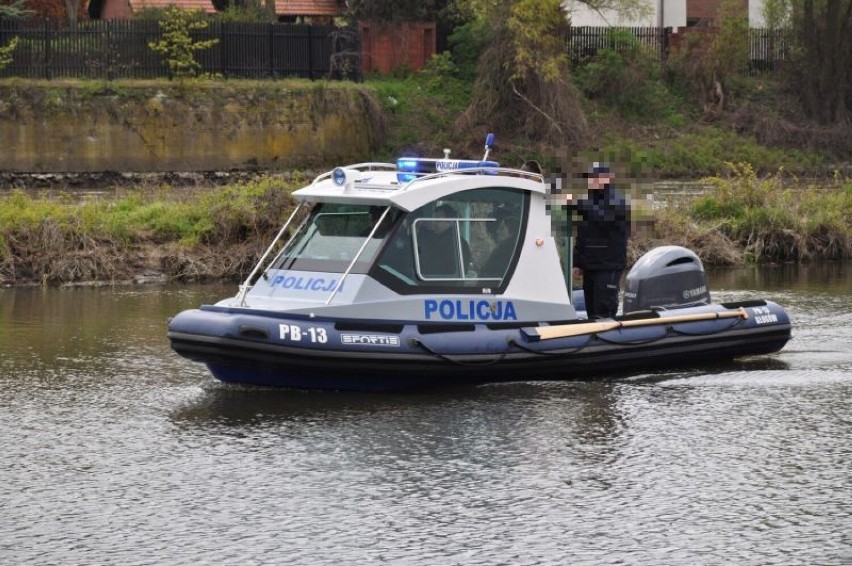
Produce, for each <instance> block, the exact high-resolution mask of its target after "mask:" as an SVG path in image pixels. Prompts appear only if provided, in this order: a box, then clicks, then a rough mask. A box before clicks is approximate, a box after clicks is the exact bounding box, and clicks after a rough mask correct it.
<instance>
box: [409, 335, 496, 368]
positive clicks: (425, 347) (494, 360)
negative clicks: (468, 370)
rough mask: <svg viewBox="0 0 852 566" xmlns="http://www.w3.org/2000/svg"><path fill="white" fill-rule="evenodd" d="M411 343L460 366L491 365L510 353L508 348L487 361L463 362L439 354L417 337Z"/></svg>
mask: <svg viewBox="0 0 852 566" xmlns="http://www.w3.org/2000/svg"><path fill="white" fill-rule="evenodd" d="M411 344H412V345H413V346H419V347H420V348H422V349H423V351H424V352H426V353H427V354H430V355H432V356H435V357H436V358H438V359H439V360H444V361H445V362H450V363H453V364H456V365H460V366H490V365H492V364H496V363H497V362H499V361H501V360H502V359H503V358H505V357H506V354H508V353H509V352H508V350H507V351H505V352H503V353H502V354H500V355H499V356H497V357H496V358H494V359H491V360H488V361H485V362H462V361H460V360H455V359H453V358H451V357H449V356H445V355H444V354H439V353H438V352H436V351H435V350H433V349H432V348H430V347H429V346H427V345H426V344H424V343H423V342H421V341H420V340H418V339H417V338H412V339H411Z"/></svg>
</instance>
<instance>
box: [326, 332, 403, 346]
mask: <svg viewBox="0 0 852 566" xmlns="http://www.w3.org/2000/svg"><path fill="white" fill-rule="evenodd" d="M340 342H341V343H343V344H359V345H362V346H393V347H394V348H398V347H399V344H400V342H399V336H389V335H387V334H341V335H340Z"/></svg>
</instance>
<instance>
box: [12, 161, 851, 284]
mask: <svg viewBox="0 0 852 566" xmlns="http://www.w3.org/2000/svg"><path fill="white" fill-rule="evenodd" d="M734 170H735V172H736V173H735V175H733V176H731V177H727V178H721V177H715V178H711V179H709V182H710V183H711V184H712V185H713V190H712V192H711V193H710V194H707V195H705V196H702V197H698V198H696V199H694V200H693V201H691V202H687V203H683V204H681V205H679V206H674V205H672V206H669V207H667V208H665V209H662V210H658V211H656V212H655V213H654V214H653V216H652V217H651V218H650V219H649V221H648V222H646V223H643V224H642V225H640V226H637V229H636V230H635V231H634V236H633V239H632V241H631V257H632V259H634V260H635V259H636V258H638V256H639V255H641V254H642V253H644V252H645V251H647V250H648V249H650V248H652V247H654V246H658V245H663V244H679V245H684V246H686V247H689V248H691V249H693V250H695V251H696V252H697V253H698V254H699V256H700V257H701V258H702V260H703V261H704V263H705V264H706V265H708V266H714V265H736V264H740V263H743V262H748V261H754V262H766V261H800V260H822V259H849V258H852V182H850V181H848V180H842V179H836V180H833V181H829V182H824V183H820V184H816V183H798V184H797V183H795V182H794V181H795V179H793V178H791V177H789V176H784V175H781V174H778V175H776V176H774V177H770V178H763V179H761V178H758V177H757V176H756V175H755V173H754V171H753V169H752V168H751V167H750V166H747V165H740V166H736V167H735V168H734ZM307 180H308V179H306V178H304V177H303V176H300V175H294V176H291V177H288V178H284V177H272V176H270V177H264V178H260V179H259V180H256V181H247V182H240V183H237V184H231V185H227V186H218V187H213V186H207V187H202V186H198V187H193V188H190V189H184V188H172V187H168V186H153V187H136V188H122V189H118V190H117V192H116V194H115V195H114V196H108V197H103V196H101V197H97V198H87V199H83V200H78V199H74V198H71V197H58V198H57V197H35V196H31V195H28V194H26V193H23V192H15V193H12V194H11V195H9V196H6V197H3V198H0V284H3V285H19V284H28V283H39V284H63V283H79V282H90V281H105V282H125V281H134V280H140V279H142V280H144V279H152V278H153V279H177V280H204V279H224V278H230V279H235V278H241V277H244V276H245V275H246V274H247V273H248V272H249V270H250V269H251V267H252V266H253V265H254V263H255V261H256V259H257V258H258V257H259V255H260V254H261V253H262V251H263V250H264V249H265V247H266V245H268V242H269V241H270V240H271V238H272V237H273V235H274V234H275V233H276V232H277V230H278V229H279V228H280V225H281V223H282V222H283V220H284V219H285V218H286V216H287V215H288V214H289V212H290V210H291V209H292V206H293V200H292V198H291V196H290V193H291V191H292V190H293V189H294V188H298V187H299V186H302V185H303V184H304V183H305V182H306V181H307Z"/></svg>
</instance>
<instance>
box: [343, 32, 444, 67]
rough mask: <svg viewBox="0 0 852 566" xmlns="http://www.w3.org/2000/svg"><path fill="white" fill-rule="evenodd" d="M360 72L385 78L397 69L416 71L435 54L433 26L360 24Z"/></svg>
mask: <svg viewBox="0 0 852 566" xmlns="http://www.w3.org/2000/svg"><path fill="white" fill-rule="evenodd" d="M358 28H359V29H360V31H361V70H362V71H363V72H364V73H381V74H388V73H390V72H392V71H394V70H396V69H399V68H409V69H411V70H414V71H416V70H419V69H420V68H421V67H423V65H425V64H426V61H428V60H429V58H430V57H431V56H432V55H433V54H434V53H435V45H436V43H435V36H436V25H435V23H434V22H396V23H393V24H387V23H379V22H359V23H358Z"/></svg>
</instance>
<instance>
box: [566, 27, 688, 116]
mask: <svg viewBox="0 0 852 566" xmlns="http://www.w3.org/2000/svg"><path fill="white" fill-rule="evenodd" d="M605 41H606V43H607V44H608V45H609V47H608V48H606V49H603V50H601V51H599V52H598V53H597V54H596V55H595V56H594V57H592V59H591V60H589V61H588V62H586V63H585V64H583V65H582V66H581V67H580V68H579V69H577V70H576V72H575V75H574V80H575V82H576V84H577V85H578V86H579V88H580V89H581V91H582V92H583V93H584V94H585V95H586V96H587V97H588V98H590V99H592V100H600V101H602V102H604V103H605V104H606V105H607V106H609V107H611V108H613V109H615V110H616V111H617V112H619V113H620V114H621V115H622V116H623V117H625V118H632V119H638V120H643V121H648V120H657V119H661V118H666V117H668V116H671V115H674V114H676V105H675V102H676V101H677V98H678V97H677V95H676V94H675V93H673V92H671V91H670V89H669V88H668V87H667V86H666V84H665V82H664V81H663V79H662V74H661V72H660V64H659V62H658V61H657V58H656V56H655V54H654V53H652V52H651V51H650V49H649V48H647V47H645V46H644V45H642V43H641V42H640V41H639V39H638V38H636V37H635V36H634V35H633V34H632V33H630V32H629V31H627V30H612V31H609V32H607V35H606V36H605Z"/></svg>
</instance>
